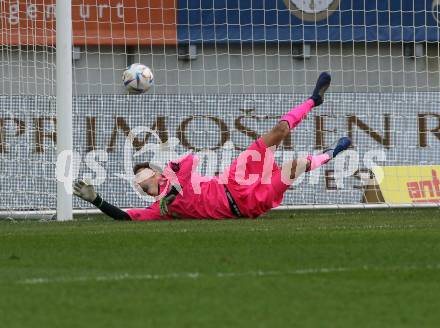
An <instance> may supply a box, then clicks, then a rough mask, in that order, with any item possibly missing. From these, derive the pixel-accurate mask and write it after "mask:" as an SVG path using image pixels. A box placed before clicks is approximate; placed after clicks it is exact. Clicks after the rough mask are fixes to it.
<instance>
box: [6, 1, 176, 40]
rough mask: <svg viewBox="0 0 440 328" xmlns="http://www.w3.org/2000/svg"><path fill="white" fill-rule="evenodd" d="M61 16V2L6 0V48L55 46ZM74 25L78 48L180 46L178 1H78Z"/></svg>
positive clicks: (73, 14)
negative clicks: (58, 5)
mask: <svg viewBox="0 0 440 328" xmlns="http://www.w3.org/2000/svg"><path fill="white" fill-rule="evenodd" d="M55 12H56V8H55V0H1V1H0V44H1V45H53V44H55V38H56V37H55ZM61 19H62V17H61ZM72 24H73V42H74V44H75V45H85V44H87V45H97V44H101V45H138V44H140V45H158V44H176V42H177V32H176V4H175V0H72Z"/></svg>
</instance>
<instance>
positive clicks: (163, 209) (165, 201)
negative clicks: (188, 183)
mask: <svg viewBox="0 0 440 328" xmlns="http://www.w3.org/2000/svg"><path fill="white" fill-rule="evenodd" d="M181 190H182V188H181V187H180V186H179V185H173V186H171V189H170V191H169V192H168V193H167V194H166V195H165V196H164V197H162V198H161V199H160V201H159V207H160V215H167V214H168V213H169V211H168V205H170V204H171V203H172V202H173V201H174V200H175V199H176V196H177V195H178V194H179V192H180V191H181Z"/></svg>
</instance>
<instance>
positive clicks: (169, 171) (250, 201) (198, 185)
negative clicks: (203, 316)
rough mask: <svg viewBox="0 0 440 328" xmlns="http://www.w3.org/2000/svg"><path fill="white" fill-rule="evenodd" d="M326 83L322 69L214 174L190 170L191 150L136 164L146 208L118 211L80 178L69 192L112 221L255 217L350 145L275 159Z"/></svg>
mask: <svg viewBox="0 0 440 328" xmlns="http://www.w3.org/2000/svg"><path fill="white" fill-rule="evenodd" d="M330 82H331V77H330V75H329V74H328V73H326V72H324V73H321V74H320V76H319V78H318V80H317V82H316V87H315V89H314V90H313V93H312V96H311V97H310V98H309V99H308V100H306V101H305V102H304V103H302V104H301V105H299V106H297V107H295V108H293V109H291V110H290V111H289V112H288V113H286V114H285V115H283V116H282V117H281V118H280V120H279V122H278V123H277V124H276V125H275V126H274V127H273V128H272V130H271V131H269V132H267V133H266V134H264V135H263V136H261V137H260V138H259V139H257V140H256V141H255V142H254V143H253V144H252V145H250V147H249V148H248V149H247V150H245V151H244V152H243V153H241V154H240V155H239V156H238V158H237V159H235V160H234V161H233V163H232V164H231V165H230V166H229V167H228V168H227V169H226V170H225V171H224V172H223V173H222V174H220V175H219V176H215V177H205V176H201V175H199V174H198V173H197V172H196V171H195V168H196V166H197V157H195V156H194V155H192V154H189V155H186V156H184V157H182V158H180V159H178V160H175V161H171V162H170V163H169V164H168V165H167V167H166V168H165V169H164V170H160V169H158V168H156V167H155V166H153V165H150V164H149V163H148V162H145V163H140V164H137V165H135V166H134V168H133V171H134V172H133V173H134V175H135V178H134V179H135V183H136V184H137V185H138V186H139V187H140V188H141V189H142V191H144V192H145V193H147V194H148V195H150V196H154V197H156V198H157V201H156V202H155V203H153V204H152V205H151V206H149V207H146V208H132V209H128V210H126V211H124V210H121V209H119V208H118V207H116V206H113V205H111V204H109V203H108V202H106V201H105V200H104V199H103V198H102V197H101V196H100V195H99V194H97V193H96V191H95V188H94V187H93V186H92V185H90V184H86V183H85V182H84V181H81V180H80V181H77V182H76V183H75V184H74V186H73V192H74V194H75V195H76V196H78V197H80V198H82V199H83V200H86V201H88V202H90V203H92V204H93V205H95V206H96V207H97V208H99V209H100V210H101V211H102V212H103V213H105V214H107V215H108V216H110V217H112V218H113V219H116V220H164V219H175V218H189V219H222V218H239V217H257V216H259V215H261V214H263V213H265V212H267V211H269V210H270V209H272V208H274V207H277V206H278V205H279V204H280V203H281V201H282V199H283V194H284V192H285V191H286V190H287V189H288V188H289V186H290V185H291V184H292V183H293V182H294V180H295V179H296V178H298V177H299V176H300V175H301V174H303V173H305V172H309V171H312V170H314V169H316V168H318V167H320V166H322V165H324V164H325V163H327V162H328V161H329V160H331V159H332V158H334V157H335V156H337V155H338V154H339V153H340V152H342V151H344V150H346V149H347V148H348V147H349V146H350V145H351V141H350V139H349V138H347V137H343V138H341V139H339V141H338V142H337V143H336V145H335V146H334V147H332V148H329V149H326V150H325V151H323V152H322V153H321V154H318V155H309V156H307V157H306V158H298V159H296V160H292V161H289V162H287V163H284V164H283V165H282V167H279V166H278V165H277V164H276V163H275V161H274V151H275V149H276V147H277V146H278V145H279V144H280V143H281V142H282V140H283V139H284V138H286V137H287V136H288V134H289V133H290V130H292V129H294V128H295V127H296V126H297V125H298V124H299V123H300V122H301V121H302V120H303V118H304V117H305V116H306V115H307V113H309V112H310V111H311V110H312V108H313V107H315V106H319V105H321V104H322V102H323V100H324V93H325V91H326V90H327V89H328V87H329V86H330Z"/></svg>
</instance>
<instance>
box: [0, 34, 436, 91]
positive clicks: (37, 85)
mask: <svg viewBox="0 0 440 328" xmlns="http://www.w3.org/2000/svg"><path fill="white" fill-rule="evenodd" d="M176 50H177V49H176V47H175V46H174V47H166V48H164V47H153V48H140V49H139V50H138V51H136V53H135V54H134V55H129V56H127V54H126V52H125V50H124V48H121V47H114V48H112V47H109V46H106V47H88V48H87V49H85V48H81V58H80V60H77V61H75V62H74V66H75V69H74V79H75V81H74V92H75V93H76V94H96V93H104V94H112V93H124V92H125V90H124V88H123V86H122V83H121V75H122V72H123V70H124V68H125V67H126V66H127V64H128V63H130V62H132V61H135V62H142V63H144V64H146V65H149V66H151V67H152V68H153V71H154V73H155V83H156V85H155V87H154V89H153V90H151V91H150V92H155V93H249V92H251V93H252V92H257V93H266V92H267V93H279V92H281V93H291V92H308V91H309V90H310V89H311V88H312V86H313V83H314V81H315V79H316V76H317V74H318V72H320V71H323V70H329V71H331V72H332V73H333V87H332V91H356V92H368V91H370V92H373V91H374V92H377V91H381V92H392V91H408V92H413V91H437V90H438V89H439V86H440V75H439V47H438V45H437V44H431V45H429V46H428V47H427V53H426V54H427V56H425V57H423V58H419V59H412V58H406V57H404V56H403V46H402V44H390V43H381V44H378V43H375V42H372V43H369V44H365V43H359V44H353V43H346V44H337V43H335V44H328V43H323V44H319V45H313V46H312V52H311V55H312V56H311V58H310V59H305V60H302V59H294V58H293V56H292V49H291V46H290V45H288V44H257V45H239V44H238V45H230V46H228V45H220V46H213V45H205V46H201V45H200V46H198V58H197V59H196V60H193V61H182V60H178V59H177V51H176ZM139 54H140V55H139ZM54 60H55V58H54V55H53V53H52V48H49V47H45V48H28V49H26V48H23V47H22V48H21V49H18V48H10V47H5V46H0V76H1V81H0V94H17V93H22V94H35V93H37V94H51V93H53V90H54V82H53V81H54V77H55V73H54V64H53V63H54Z"/></svg>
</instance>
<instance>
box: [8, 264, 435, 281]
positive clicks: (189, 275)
mask: <svg viewBox="0 0 440 328" xmlns="http://www.w3.org/2000/svg"><path fill="white" fill-rule="evenodd" d="M426 269H428V270H439V269H440V264H434V265H426V266H420V267H418V266H400V267H399V266H394V267H371V266H367V265H365V266H362V267H357V268H343V267H339V268H314V269H313V268H312V269H296V270H289V271H262V270H259V271H247V272H217V273H200V272H180V273H178V272H174V273H166V274H149V273H146V274H130V273H119V274H111V275H98V276H79V277H58V278H57V277H55V278H51V277H44V278H42V277H40V278H27V279H23V280H18V281H17V283H19V284H26V285H38V284H54V283H74V282H90V281H95V282H101V281H102V282H107V281H123V280H169V279H200V278H230V277H232V278H234V277H273V276H289V275H309V274H327V273H337V272H353V271H414V270H426Z"/></svg>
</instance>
